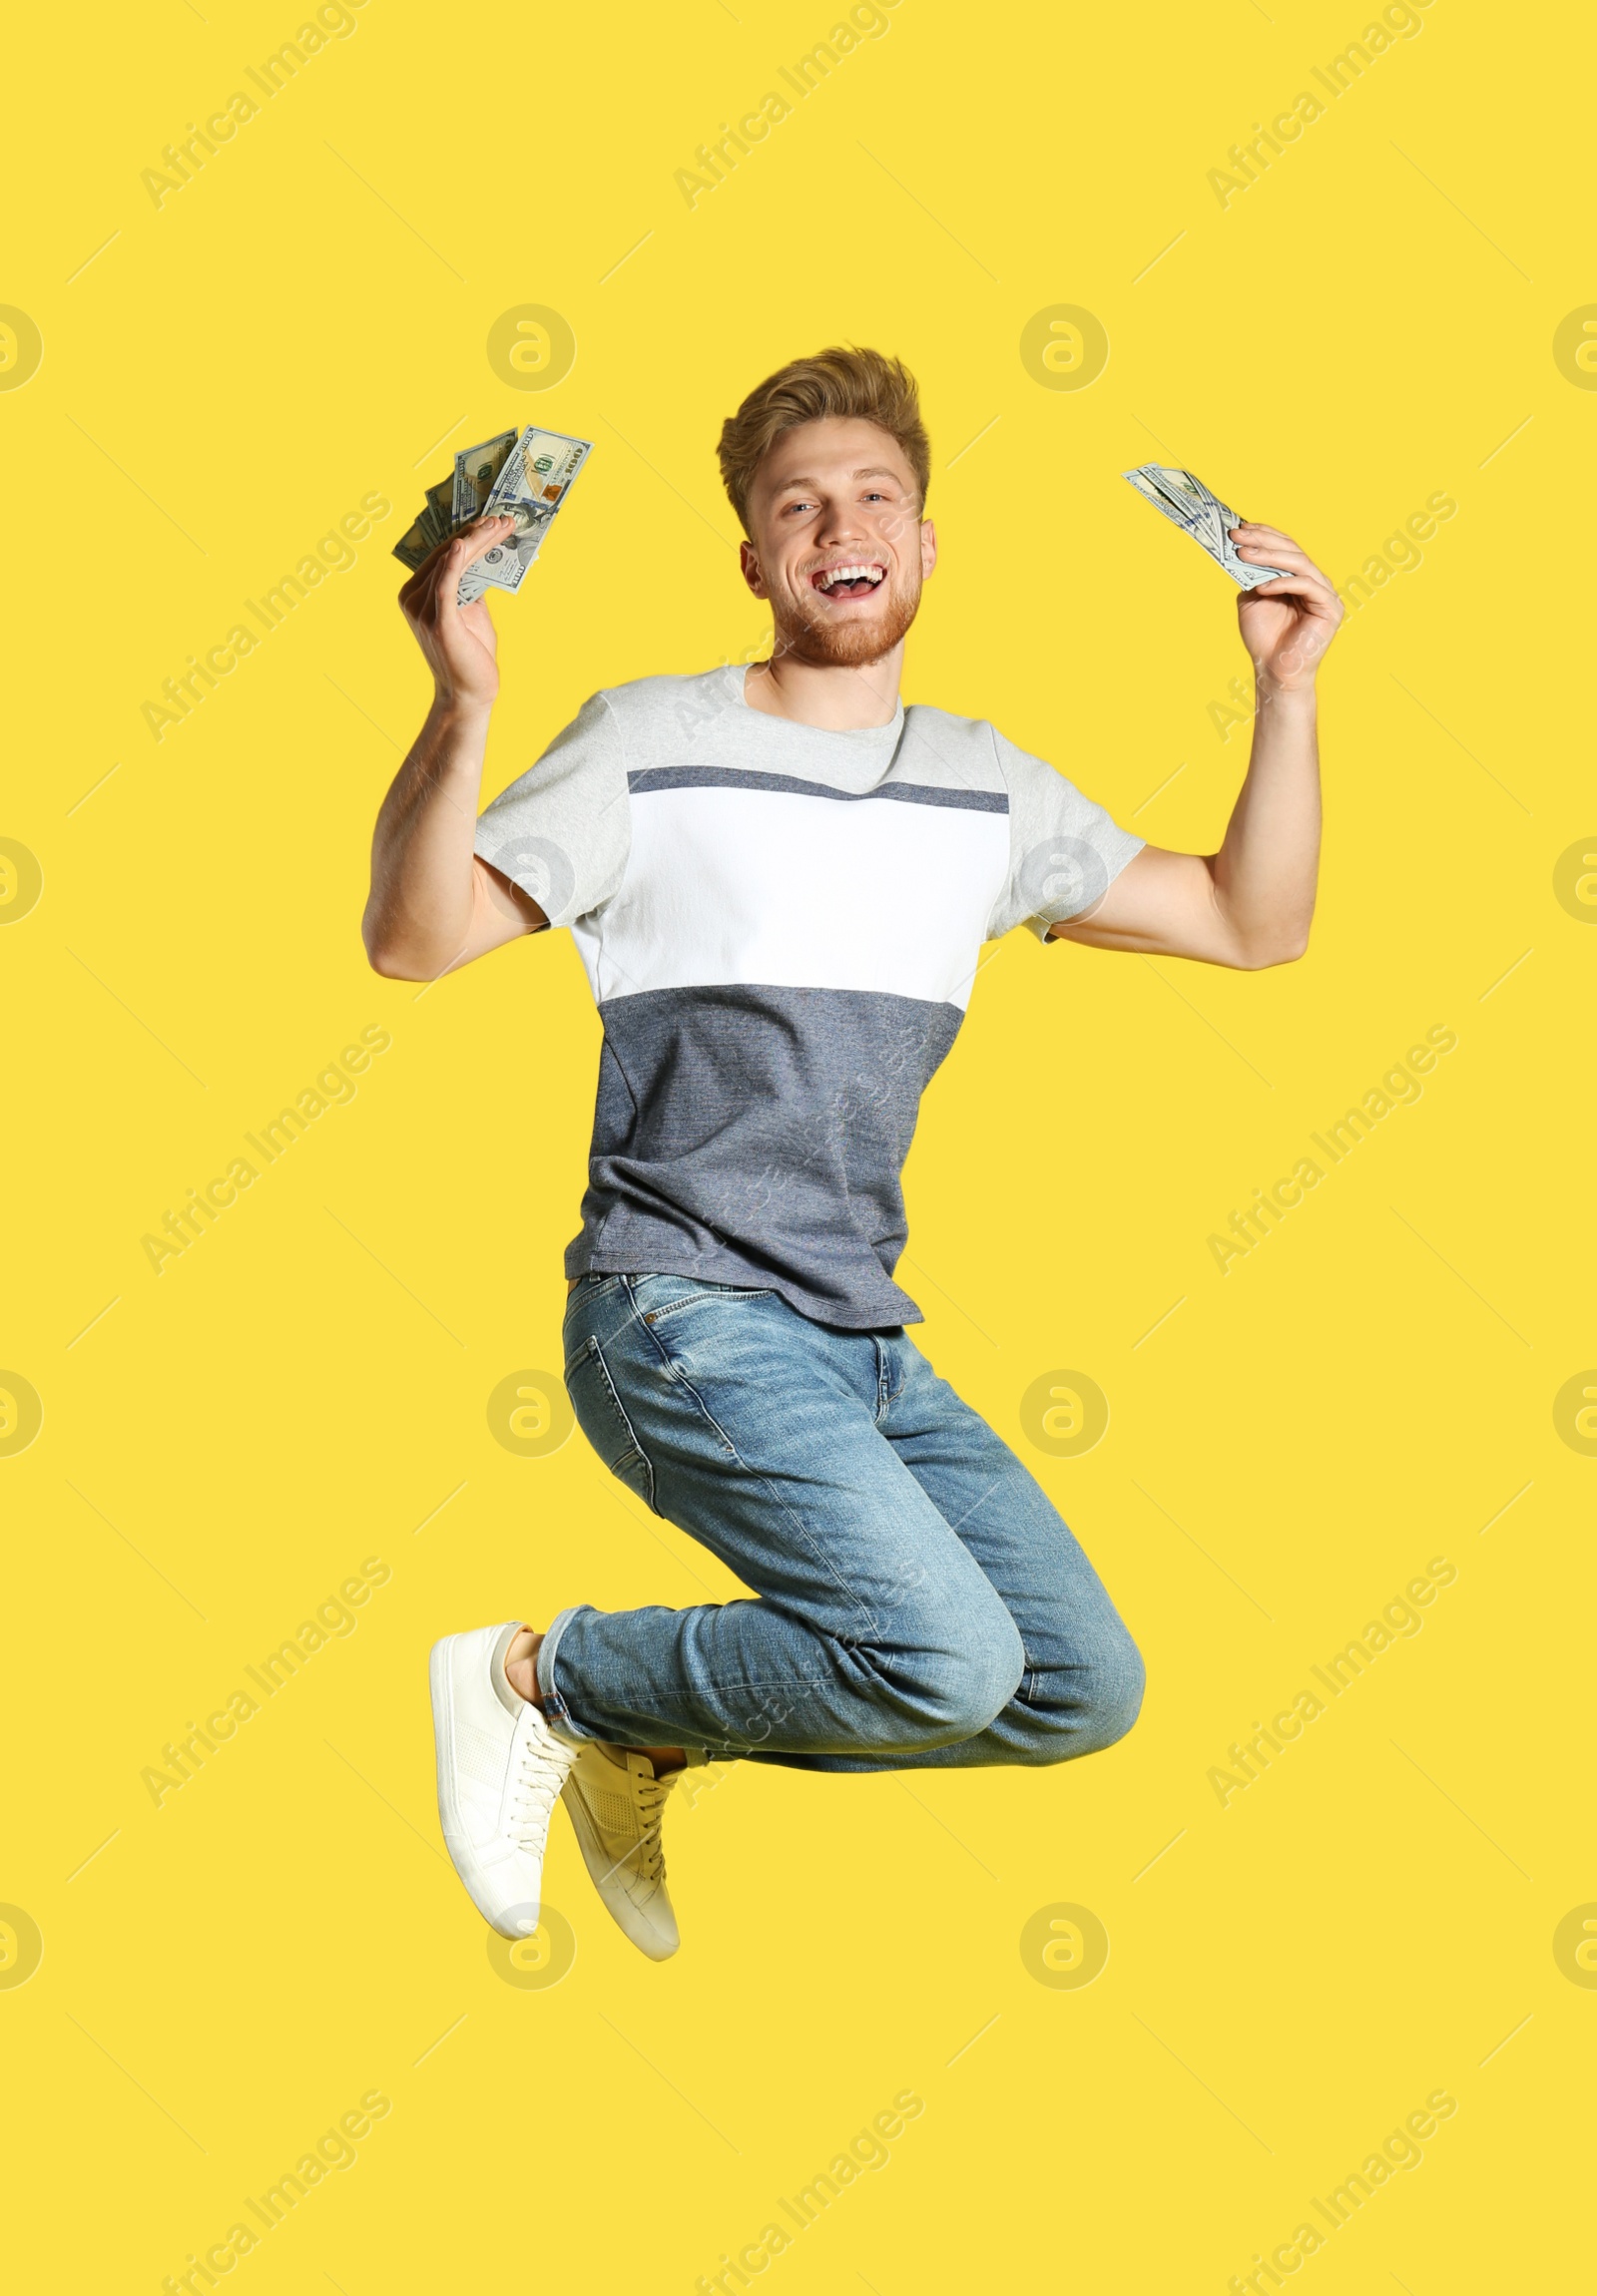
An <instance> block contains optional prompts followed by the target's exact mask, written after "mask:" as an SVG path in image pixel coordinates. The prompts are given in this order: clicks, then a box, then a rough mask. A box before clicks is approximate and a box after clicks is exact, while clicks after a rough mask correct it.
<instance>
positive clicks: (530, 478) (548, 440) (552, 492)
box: [393, 425, 593, 606]
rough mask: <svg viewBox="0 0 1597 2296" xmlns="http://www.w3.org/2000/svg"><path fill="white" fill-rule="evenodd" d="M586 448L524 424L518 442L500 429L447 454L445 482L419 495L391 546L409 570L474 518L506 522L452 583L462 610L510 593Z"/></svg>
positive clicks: (582, 460)
mask: <svg viewBox="0 0 1597 2296" xmlns="http://www.w3.org/2000/svg"><path fill="white" fill-rule="evenodd" d="M592 451H593V442H592V440H591V439H585V438H568V437H567V436H566V435H565V433H564V432H562V431H553V430H540V429H538V428H537V426H536V425H532V426H529V428H528V429H526V430H524V431H523V432H522V433H521V434H520V436H519V437H518V436H517V434H516V433H515V432H514V431H513V430H507V431H500V432H499V433H497V434H496V436H494V437H493V438H489V439H484V440H483V441H482V443H481V445H479V446H469V447H465V448H463V449H462V450H461V452H460V453H458V454H457V455H456V456H455V467H454V470H453V471H452V472H451V474H450V476H449V477H448V478H445V479H440V480H439V482H438V484H437V485H436V486H429V487H428V489H427V498H426V502H425V504H424V506H423V508H422V511H421V515H420V517H419V518H418V519H417V520H416V522H415V524H414V525H413V526H412V527H410V528H409V529H408V530H407V531H406V532H405V533H404V534H403V535H401V536H400V538H399V540H398V542H396V543H395V544H394V546H393V555H394V557H395V558H397V559H399V560H401V561H402V562H403V564H404V565H406V566H408V567H409V568H410V569H411V571H412V572H414V571H415V569H416V568H417V567H419V566H421V565H422V564H423V563H424V562H425V560H426V559H427V558H428V557H429V556H430V554H431V553H432V552H433V551H434V550H436V549H437V547H438V545H439V544H440V543H442V542H447V541H448V540H449V539H450V538H451V537H452V536H454V535H456V534H459V533H461V532H462V531H463V529H464V528H466V527H467V526H469V525H471V524H472V523H473V522H474V521H475V520H477V519H479V518H482V517H485V516H486V517H499V516H504V517H508V518H510V519H511V520H512V521H513V525H512V530H511V532H510V533H509V534H507V535H506V536H505V537H504V539H503V540H502V541H501V542H496V543H495V544H494V546H493V548H492V549H491V550H487V551H485V552H484V553H483V555H482V557H481V558H480V559H478V560H477V561H476V563H475V564H474V565H472V566H470V567H468V568H467V570H466V572H465V573H464V574H463V575H462V577H461V579H460V589H459V593H458V595H459V600H460V603H461V605H462V606H469V605H470V604H471V602H472V600H473V599H477V598H480V597H481V596H482V594H483V592H484V591H485V590H505V591H512V592H514V591H517V590H519V589H520V588H521V585H522V583H523V582H524V581H525V579H526V575H527V569H528V568H529V567H530V566H531V565H532V563H533V561H534V560H535V559H536V557H537V555H538V552H539V550H540V549H541V548H542V546H543V538H544V536H545V534H546V533H547V532H548V530H549V523H550V521H551V520H552V519H553V517H554V515H555V513H556V512H557V511H558V510H559V509H560V507H561V505H562V504H563V503H564V501H565V499H566V496H567V494H568V493H569V491H570V489H571V484H572V481H573V480H574V479H575V478H576V476H577V473H578V472H579V471H580V470H581V468H582V466H583V464H584V463H585V462H586V461H587V459H588V456H589V455H590V454H591V453H592Z"/></svg>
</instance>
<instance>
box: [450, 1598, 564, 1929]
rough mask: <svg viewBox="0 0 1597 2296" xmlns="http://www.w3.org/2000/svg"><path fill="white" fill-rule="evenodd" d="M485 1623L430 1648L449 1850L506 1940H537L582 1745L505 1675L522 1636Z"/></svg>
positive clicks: (512, 1625)
mask: <svg viewBox="0 0 1597 2296" xmlns="http://www.w3.org/2000/svg"><path fill="white" fill-rule="evenodd" d="M519 1630H520V1625H519V1621H518V1620H516V1619H511V1621H510V1622H509V1624H508V1625H504V1626H479V1627H477V1628H476V1630H475V1631H474V1632H473V1633H470V1634H446V1635H445V1636H444V1638H443V1640H442V1641H441V1642H434V1644H433V1645H432V1665H431V1676H432V1726H433V1734H434V1737H435V1738H436V1740H437V1748H438V1816H439V1818H440V1820H441V1822H442V1825H443V1840H444V1847H445V1849H446V1850H447V1851H448V1852H449V1855H450V1857H451V1859H452V1860H453V1862H454V1869H455V1872H456V1873H457V1874H458V1875H459V1876H460V1879H461V1880H462V1881H463V1882H464V1883H465V1885H466V1888H467V1890H468V1892H469V1893H470V1897H471V1902H472V1904H473V1905H474V1906H475V1907H476V1909H477V1911H478V1913H480V1914H481V1915H482V1918H483V1920H484V1921H486V1922H488V1923H489V1924H490V1925H491V1926H492V1927H493V1928H494V1929H496V1930H498V1932H499V1934H500V1935H501V1937H531V1936H532V1934H533V1932H534V1931H535V1930H536V1929H537V1927H538V1900H539V1885H540V1882H541V1880H542V1875H543V1853H544V1845H545V1843H546V1842H547V1841H548V1838H549V1819H550V1815H551V1813H552V1812H553V1809H554V1806H555V1802H556V1800H557V1798H558V1796H559V1793H560V1789H561V1787H562V1786H563V1785H564V1784H565V1782H566V1774H567V1772H568V1771H569V1770H570V1768H571V1765H572V1763H573V1762H574V1761H575V1760H576V1758H577V1749H576V1747H575V1746H568V1745H566V1744H565V1743H564V1741H563V1740H562V1739H560V1738H557V1737H556V1736H555V1734H554V1732H553V1731H552V1730H551V1729H550V1727H549V1725H548V1723H547V1722H546V1721H545V1720H544V1718H543V1715H542V1714H541V1713H540V1711H539V1710H538V1708H537V1707H536V1706H534V1705H533V1704H531V1703H530V1701H529V1700H527V1699H526V1698H522V1697H519V1696H518V1695H517V1693H516V1692H515V1691H514V1690H513V1689H512V1688H511V1686H510V1684H509V1682H508V1681H507V1680H506V1678H505V1652H506V1651H507V1650H508V1649H509V1647H510V1644H511V1641H512V1640H513V1638H514V1637H515V1635H516V1634H517V1633H518V1632H519Z"/></svg>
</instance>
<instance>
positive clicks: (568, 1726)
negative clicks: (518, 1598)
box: [534, 1603, 710, 1770]
mask: <svg viewBox="0 0 1597 2296" xmlns="http://www.w3.org/2000/svg"><path fill="white" fill-rule="evenodd" d="M592 1607H593V1606H592V1604H591V1603H574V1604H573V1605H572V1606H571V1607H570V1608H569V1609H566V1610H558V1611H557V1612H556V1613H555V1615H554V1617H553V1618H552V1619H551V1620H550V1622H549V1624H548V1626H547V1627H546V1628H545V1630H544V1636H543V1640H542V1641H541V1642H540V1643H539V1644H538V1658H537V1664H536V1667H535V1669H534V1670H535V1672H536V1674H537V1676H538V1688H539V1690H540V1691H541V1692H542V1695H543V1711H544V1719H545V1721H546V1722H547V1723H548V1724H549V1727H550V1729H551V1730H553V1732H554V1734H555V1736H556V1737H557V1738H562V1739H564V1741H565V1742H566V1744H567V1745H568V1746H591V1745H596V1744H601V1743H604V1742H606V1741H603V1740H601V1739H600V1737H599V1733H598V1731H597V1730H590V1729H588V1728H586V1727H585V1725H584V1724H583V1723H581V1722H579V1721H577V1720H576V1719H575V1717H574V1716H573V1714H572V1711H571V1708H570V1707H569V1706H568V1705H567V1704H566V1701H565V1699H564V1698H563V1697H562V1696H561V1694H560V1691H559V1688H558V1687H557V1685H556V1682H555V1660H556V1658H557V1657H558V1656H559V1654H560V1637H561V1635H562V1634H563V1633H564V1632H565V1630H566V1628H567V1627H568V1626H569V1625H570V1623H571V1621H572V1619H573V1618H580V1617H581V1616H582V1614H583V1612H584V1611H585V1610H591V1609H592ZM682 1750H683V1753H684V1755H685V1756H686V1758H687V1764H688V1767H689V1769H691V1770H696V1769H701V1768H703V1766H704V1764H705V1763H706V1762H708V1761H709V1760H710V1753H709V1749H708V1748H707V1747H705V1746H684V1747H683V1749H682Z"/></svg>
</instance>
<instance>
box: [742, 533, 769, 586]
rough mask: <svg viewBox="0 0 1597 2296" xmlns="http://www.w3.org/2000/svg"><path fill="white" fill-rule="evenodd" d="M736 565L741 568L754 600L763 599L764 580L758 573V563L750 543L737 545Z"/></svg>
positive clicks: (753, 547) (759, 572)
mask: <svg viewBox="0 0 1597 2296" xmlns="http://www.w3.org/2000/svg"><path fill="white" fill-rule="evenodd" d="M738 563H739V565H740V566H741V567H742V568H743V578H744V580H745V582H747V583H748V585H749V587H750V589H751V590H752V591H753V592H754V594H755V596H756V598H764V597H765V596H766V578H765V576H764V575H763V574H762V573H761V571H760V561H759V559H758V558H757V557H756V556H755V546H754V544H753V543H752V542H740V543H739V545H738Z"/></svg>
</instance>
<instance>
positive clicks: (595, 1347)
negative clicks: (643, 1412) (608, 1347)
mask: <svg viewBox="0 0 1597 2296" xmlns="http://www.w3.org/2000/svg"><path fill="white" fill-rule="evenodd" d="M588 1353H589V1355H590V1356H591V1358H592V1359H593V1362H594V1363H595V1364H596V1365H597V1366H598V1371H599V1376H600V1378H601V1379H602V1380H603V1381H604V1383H605V1393H606V1394H607V1395H608V1396H609V1398H610V1401H611V1403H612V1404H613V1405H614V1406H615V1411H616V1416H617V1418H618V1419H619V1420H620V1421H621V1424H622V1426H623V1427H624V1428H625V1429H626V1430H627V1440H628V1442H629V1443H630V1444H631V1445H632V1448H633V1449H634V1451H636V1452H637V1454H638V1457H639V1458H640V1459H641V1460H642V1461H643V1470H644V1474H645V1475H646V1476H647V1477H648V1481H649V1493H648V1498H649V1508H650V1512H651V1513H652V1514H655V1515H659V1514H660V1507H659V1499H658V1492H659V1485H658V1480H657V1478H656V1475H655V1463H654V1461H653V1460H652V1459H651V1458H650V1456H649V1454H648V1452H647V1451H645V1449H644V1447H643V1445H642V1443H641V1442H640V1441H639V1440H638V1430H637V1428H636V1427H634V1425H633V1423H632V1414H631V1412H629V1411H628V1409H627V1406H626V1405H625V1404H624V1403H623V1402H622V1400H621V1394H620V1391H619V1389H618V1388H617V1386H616V1382H615V1379H614V1377H613V1375H612V1373H611V1369H610V1366H609V1364H608V1363H607V1362H606V1360H605V1351H604V1348H603V1347H602V1346H601V1345H600V1343H599V1341H598V1339H597V1338H592V1337H591V1338H590V1339H589V1341H588ZM610 1472H611V1474H612V1475H615V1476H616V1481H617V1482H618V1483H624V1482H625V1481H626V1477H625V1476H624V1475H619V1474H617V1473H616V1470H615V1469H614V1468H612V1469H611V1470H610ZM662 1520H664V1518H663V1517H662Z"/></svg>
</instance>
